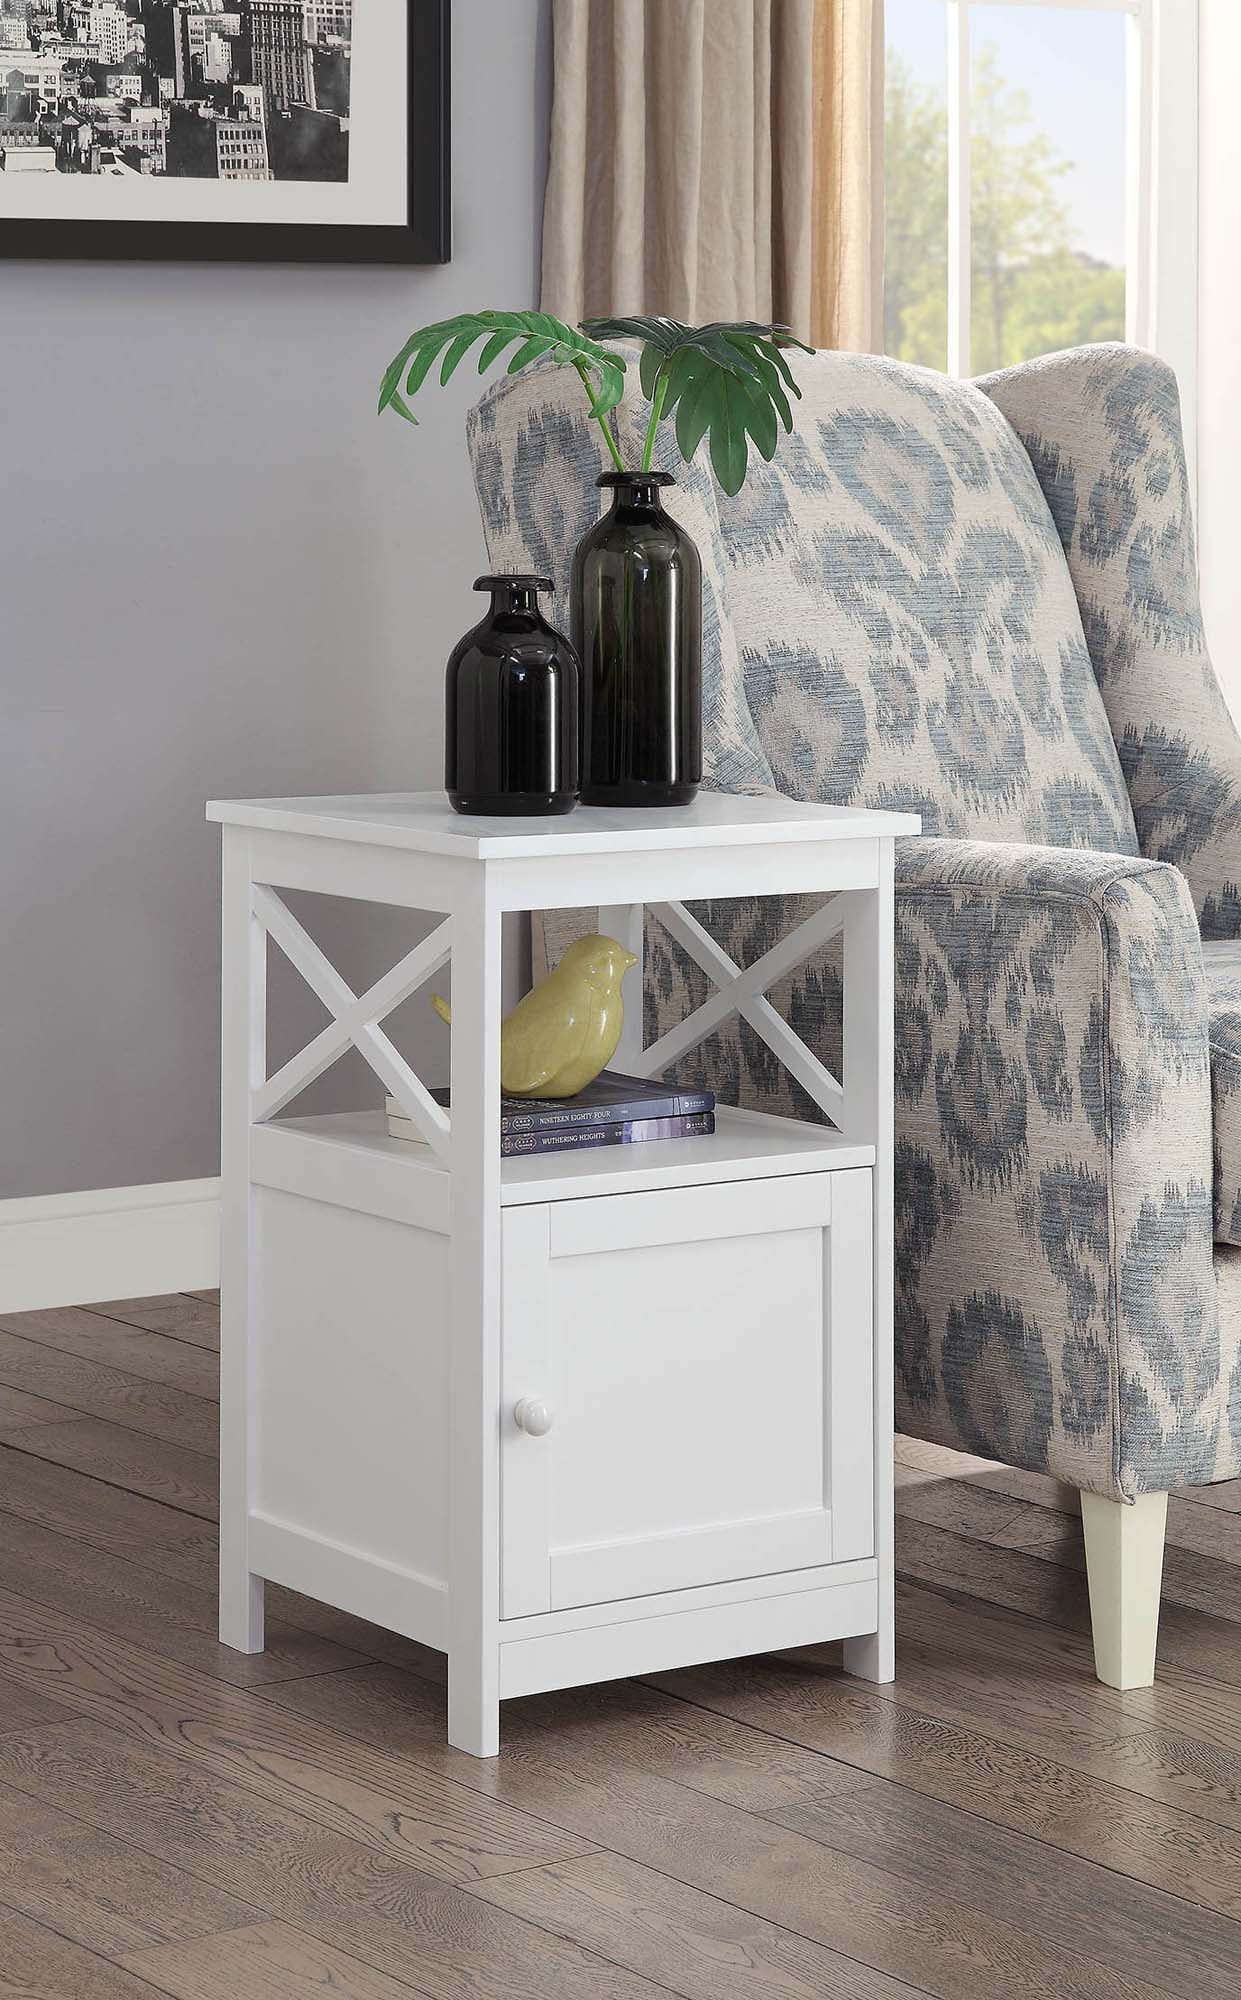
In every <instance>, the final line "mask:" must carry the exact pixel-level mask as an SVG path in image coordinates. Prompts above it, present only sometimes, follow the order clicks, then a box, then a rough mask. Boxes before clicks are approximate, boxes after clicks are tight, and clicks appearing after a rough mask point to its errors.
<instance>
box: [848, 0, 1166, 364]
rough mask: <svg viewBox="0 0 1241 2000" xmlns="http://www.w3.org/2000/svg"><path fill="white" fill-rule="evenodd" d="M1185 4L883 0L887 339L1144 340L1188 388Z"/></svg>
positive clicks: (957, 345) (1015, 349) (918, 342)
mask: <svg viewBox="0 0 1241 2000" xmlns="http://www.w3.org/2000/svg"><path fill="white" fill-rule="evenodd" d="M1196 28H1197V5H1196V0H886V36H887V115H886V132H885V139H886V205H887V242H886V251H885V272H884V276H885V304H884V348H885V351H886V352H887V353H889V354H892V355H894V356H896V357H897V358H899V359H902V360H907V361H916V362H921V363H924V364H925V365H927V366H929V367H932V368H940V369H947V370H948V371H949V372H951V373H953V374H958V375H968V374H979V373H983V372H985V371H986V370H988V369H991V368H1002V367H1008V366H1010V365H1011V364H1012V363H1014V362H1018V361H1025V360H1029V359H1030V358H1032V357H1033V356H1034V355H1037V354H1043V353H1047V352H1049V351H1050V350H1052V349H1055V348H1060V347H1074V346H1077V345H1079V344H1080V343H1082V342H1084V341H1094V340H1119V339H1128V340H1132V341H1136V342H1138V343H1139V344H1140V345H1144V346H1148V347H1153V348H1155V349H1156V350H1157V351H1159V352H1161V353H1163V354H1164V355H1165V356H1166V358H1167V359H1168V360H1170V361H1171V362H1172V363H1173V365H1174V367H1176V368H1177V372H1178V374H1179V375H1180V377H1181V385H1182V396H1183V398H1184V399H1185V400H1187V401H1188V400H1190V399H1191V398H1192V384H1193V363H1194V347H1195V338H1196V325H1195V319H1196V315H1195V300H1194V294H1195V287H1196V235H1197V218H1196V149H1197V138H1196V90H1197V77H1196V60H1197V32H1196Z"/></svg>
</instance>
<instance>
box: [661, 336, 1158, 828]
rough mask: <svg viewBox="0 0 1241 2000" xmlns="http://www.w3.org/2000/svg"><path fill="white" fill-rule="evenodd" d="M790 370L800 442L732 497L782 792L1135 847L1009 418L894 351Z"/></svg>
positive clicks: (936, 820)
mask: <svg viewBox="0 0 1241 2000" xmlns="http://www.w3.org/2000/svg"><path fill="white" fill-rule="evenodd" d="M793 365H794V372H795V374H796V376H797V379H798V382H799V384H800V387H801V390H802V400H801V401H800V403H798V404H796V405H795V411H796V429H795V431H794V433H793V435H792V436H791V437H782V438H781V441H780V448H779V451H778V452H777V454H776V458H775V460H774V462H773V463H772V464H771V465H769V466H768V465H765V464H763V462H762V461H761V460H758V459H757V458H754V459H752V461H751V471H750V475H749V477H748V479H747V482H746V485H745V486H744V487H743V489H742V491H741V493H740V494H739V495H738V496H737V498H736V499H735V500H732V501H730V500H728V499H727V498H726V497H724V496H723V495H721V496H719V499H718V509H719V522H720V533H721V540H722V543H723V548H724V556H725V562H726V566H727V579H726V583H727V596H726V602H727V609H728V617H729V621H730V623H731V625H732V628H733V631H734V634H735V637H736V641H737V644H738V647H739V649H740V654H741V660H742V667H743V672H744V677H745V691H746V695H747V698H748V708H749V712H750V714H751V716H752V717H753V721H754V725H755V727H756V729H757V732H758V737H759V741H760V743H761V746H762V749H763V751H764V752H765V755H766V760H767V762H768V764H769V765H770V767H771V770H772V772H773V775H774V777H775V781H776V784H777V786H778V787H779V789H780V790H781V791H784V792H787V793H789V794H791V795H793V796H794V797H797V798H803V799H824V800H831V801H835V802H838V803H842V804H843V803H848V802H858V803H863V804H867V805H900V806H910V807H914V808H916V809H918V810H920V811H921V812H922V814H923V830H924V832H927V833H938V834H956V835H968V836H969V837H970V838H971V839H974V840H1010V841H1031V842H1037V843H1039V844H1042V845H1047V846H1055V847H1094V848H1099V849H1102V850H1104V851H1107V852H1111V853H1117V852H1119V853H1125V854H1134V853H1136V852H1137V838H1136V834H1135V832H1134V824H1133V814H1132V811H1131V809H1130V805H1129V798H1128V794H1127V792H1126V790H1125V784H1124V779H1123V776H1122V774H1121V768H1120V761H1119V759H1118V757H1117V754H1116V747H1115V744H1114V743H1113V741H1112V735H1111V731H1110V729H1109V728H1108V723H1107V716H1106V713H1105V710H1104V707H1103V701H1102V697H1101V695H1100V693H1099V688H1098V684H1097V682H1096V680H1095V676H1094V670H1093V668H1092V666H1091V661H1090V655H1089V652H1088V651H1087V648H1086V643H1085V639H1084V637H1083V633H1082V621H1081V616H1080V614H1079V611H1078V607H1077V599H1076V596H1075V595H1074V591H1073V584H1072V580H1071V578H1070V576H1069V571H1068V566H1067V564H1066V562H1065V557H1064V551H1063V549H1062V547H1061V544H1060V539H1059V536H1058V535H1057V533H1056V530H1055V526H1054V524H1053V521H1052V517H1051V512H1050V509H1049V508H1048V505H1047V501H1046V498H1045V497H1044V494H1043V491H1042V489H1041V487H1040V486H1039V483H1038V480H1037V478H1036V477H1035V474H1034V469H1033V467H1032V465H1031V463H1030V460H1029V458H1028V456H1027V454H1026V452H1025V450H1024V448H1023V446H1022V445H1021V443H1020V441H1019V440H1018V438H1017V436H1016V434H1015V432H1014V431H1013V429H1012V427H1011V425H1010V424H1009V423H1008V420H1007V418H1005V417H1004V416H1003V415H1002V414H1001V413H1000V411H999V410H997V409H996V407H995V405H994V404H993V403H992V402H991V401H990V400H989V399H988V398H987V397H986V396H984V395H983V394H982V393H981V391H979V390H978V389H976V388H974V387H973V386H972V385H971V384H970V383H967V382H957V381H950V380H948V379H947V378H946V377H944V376H941V375H936V374H934V373H932V372H931V371H930V370H928V369H921V368H910V367H906V366H903V365H901V364H900V363H897V362H892V361H888V360H885V359H883V358H882V357H880V356H876V355H861V354H843V353H820V354H816V355H813V356H803V355H795V356H794V357H793ZM693 469H694V470H695V471H696V470H697V467H695V468H693Z"/></svg>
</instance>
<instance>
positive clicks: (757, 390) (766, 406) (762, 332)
mask: <svg viewBox="0 0 1241 2000" xmlns="http://www.w3.org/2000/svg"><path fill="white" fill-rule="evenodd" d="M582 331H583V332H584V333H586V334H588V335H589V336H590V337H591V338H592V339H594V340H637V341H640V342H641V343H642V356H641V360H640V362H639V369H638V372H639V378H640V380H641V383H642V389H643V393H644V394H645V395H646V396H647V398H648V399H649V401H650V405H651V418H650V423H649V424H648V426H647V433H646V440H645V445H644V449H643V454H642V466H643V470H644V471H649V470H650V465H651V457H652V454H653V452H654V448H655V435H656V432H657V430H658V428H659V425H660V423H661V422H662V421H663V419H664V418H665V417H672V416H675V428H676V440H677V447H678V449H679V451H680V453H681V456H682V457H683V458H684V459H686V460H687V461H688V460H689V459H691V458H693V456H694V453H695V452H696V451H697V449H698V447H699V445H700V444H701V443H702V440H703V438H704V437H705V438H706V440H707V449H708V451H709V453H710V457H711V469H712V471H713V472H714V474H715V477H716V478H717V479H718V481H719V483H720V485H721V486H722V487H723V489H724V491H725V493H728V494H730V495H731V494H735V493H739V492H740V491H741V488H742V486H743V485H744V483H745V475H746V469H747V466H748V464H749V450H750V446H751V444H752V445H753V446H754V448H755V450H756V451H758V453H759V454H760V456H761V457H763V458H765V459H771V458H774V456H775V452H776V446H777V444H778V442H779V436H780V427H781V426H783V428H784V429H785V430H786V431H791V430H792V428H793V409H792V405H791V403H790V402H789V395H790V394H792V395H794V396H800V394H801V391H800V389H799V388H798V386H797V383H796V381H795V380H794V377H793V373H792V370H791V369H790V367H789V364H788V362H787V360H786V359H785V356H784V353H783V352H782V349H783V348H785V347H797V348H800V350H801V352H802V353H803V354H813V352H814V349H813V348H811V347H807V346H806V344H805V342H804V341H801V340H797V339H796V338H795V337H794V336H793V335H792V334H791V333H790V332H789V329H788V328H787V327H785V326H778V325H777V326H766V325H763V324H761V323H760V322H759V321H757V320H743V321H739V322H729V321H714V322H712V323H711V324H710V325H708V326H683V325H682V324H681V322H680V321H679V320H674V319H664V318H660V317H645V316H636V317H630V318H623V319H588V320H585V321H583V325H582Z"/></svg>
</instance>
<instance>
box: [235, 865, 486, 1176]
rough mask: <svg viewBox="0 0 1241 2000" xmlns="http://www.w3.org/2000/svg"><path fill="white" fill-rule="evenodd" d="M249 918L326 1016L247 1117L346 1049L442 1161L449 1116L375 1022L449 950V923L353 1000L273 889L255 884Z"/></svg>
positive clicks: (272, 1109) (282, 1100) (271, 1108)
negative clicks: (361, 1060) (366, 1067)
mask: <svg viewBox="0 0 1241 2000" xmlns="http://www.w3.org/2000/svg"><path fill="white" fill-rule="evenodd" d="M254 913H255V915H256V917H257V918H258V920H259V922H260V923H261V924H262V926H263V928H264V930H265V931H266V932H267V934H268V936H269V937H271V938H273V939H274V940H275V942H276V943H277V944H278V945H279V946H280V949H281V951H282V952H283V953H284V955H285V957H286V958H287V959H288V960H289V962H290V964H291V965H293V966H295V967H296V969H297V970H298V972H300V973H301V975H302V978H303V979H304V980H305V981H306V984H307V985H308V986H309V987H310V988H311V990H312V992H314V993H315V994H316V995H317V996H318V998H319V999H320V1000H321V1001H322V1002H323V1005H324V1006H325V1007H326V1008H327V1010H328V1012H329V1013H330V1014H331V1015H332V1017H333V1018H332V1020H331V1021H330V1022H329V1023H328V1025H327V1027H326V1028H323V1029H321V1031H320V1032H319V1034H317V1035H316V1036H315V1038H314V1040H313V1041H312V1042H308V1043H307V1045H306V1047H305V1048H304V1049H302V1050H301V1051H300V1052H299V1053H298V1054H297V1055H295V1056H294V1057H293V1058H292V1059H291V1060H290V1061H289V1062H287V1063H285V1065H284V1067H283V1068H282V1069H280V1070H277V1072H276V1074H275V1076H271V1077H268V1079H267V1081H266V1083H264V1084H261V1085H260V1086H259V1088H258V1089H257V1090H256V1091H255V1092H254V1096H253V1100H252V1104H251V1116H252V1118H253V1119H254V1121H255V1123H256V1124H261V1123H262V1122H263V1120H264V1119H267V1118H273V1117H274V1116H275V1114H276V1113H277V1111H279V1110H281V1109H282V1107H283V1106H284V1105H286V1104H287V1103H288V1102H289V1101H290V1099H291V1098H294V1097H296V1096H297V1094H298V1092H299V1091H301V1090H304V1089H305V1088H306V1086H307V1084H308V1083H313V1082H314V1080H315V1078H316V1077H317V1076H321V1075H322V1074H323V1072H324V1070H325V1069H327V1068H329V1067H330V1065H331V1064H332V1063H334V1062H335V1061H336V1058H337V1057H338V1056H340V1055H343V1054H344V1052H345V1050H346V1049H347V1048H349V1047H350V1045H352V1046H353V1047H354V1048H356V1049H357V1050H358V1053H359V1054H360V1055H361V1056H362V1057H363V1058H364V1059H365V1061H366V1062H367V1063H369V1064H370V1067H371V1068H372V1069H373V1070H374V1072H375V1074H376V1076H377V1077H378V1078H379V1080H380V1082H381V1083H382V1084H383V1085H384V1086H385V1088H386V1089H387V1090H389V1091H390V1092H391V1094H392V1096H393V1097H395V1098H396V1100H397V1102H398V1103H399V1104H400V1106H401V1109H402V1110H403V1111H404V1112H405V1114H406V1116H407V1117H409V1118H411V1119H412V1120H413V1122H414V1124H415V1125H416V1126H417V1128H418V1130H419V1131H420V1132H421V1133H422V1136H423V1138H424V1139H425V1140H426V1141H427V1144H428V1145H429V1146H431V1147H432V1149H433V1150H434V1151H435V1152H436V1153H437V1154H438V1155H439V1156H440V1158H441V1159H443V1160H447V1157H448V1143H449V1135H450V1130H451V1127H450V1123H449V1118H448V1113H447V1112H446V1111H445V1110H444V1108H443V1106H442V1105H440V1104H437V1103H436V1101H435V1099H434V1098H433V1097H432V1096H431V1094H430V1092H429V1091H428V1090H427V1088H426V1086H425V1084H423V1083H422V1082H421V1081H420V1080H419V1078H418V1077H417V1076H415V1074H414V1072H413V1070H412V1069H411V1068H410V1066H409V1064H408V1063H407V1062H406V1060H405V1058H404V1056H402V1055H401V1054H400V1053H399V1051H398V1050H397V1049H396V1048H395V1047H394V1046H393V1044H392V1043H391V1042H390V1041H389V1039H388V1037H387V1035H385V1034H384V1032H383V1030H382V1028H380V1027H379V1026H378V1023H379V1022H380V1021H381V1020H382V1019H383V1018H384V1016H385V1015H386V1014H390V1013H391V1012H392V1009H393V1008H394V1007H399V1006H400V1004H401V1002H402V1000H406V999H408V998H409V995H410V994H411V993H413V992H415V991H416V990H417V988H418V987H419V986H421V985H422V984H423V983H424V981H425V980H427V979H429V978H430V977H431V975H432V973H434V972H438V971H439V968H440V967H441V966H442V965H444V964H445V963H446V962H447V960H448V958H449V957H450V955H451V952H452V920H451V918H449V917H446V918H445V919H444V921H443V923H442V924H439V925H438V926H437V928H436V929H435V930H434V931H432V933H431V935H430V937H428V938H424V939H423V941H422V943H421V944H419V945H415V947H414V949H413V950H412V951H410V952H407V953H406V955H405V957H404V958H403V959H401V960H400V962H399V963H398V964H396V965H394V966H393V968H392V970H391V971H390V972H386V973H385V974H384V976H383V978H382V979H379V980H376V982H375V984H374V985H373V986H372V987H371V988H370V989H369V990H368V991H367V992H366V993H363V994H361V995H359V994H356V993H355V992H354V991H353V988H352V987H351V986H350V985H349V984H348V982H347V981H346V980H344V979H342V977H341V975H340V973H339V972H338V971H337V970H336V967H335V966H334V965H333V964H332V962H331V960H330V959H328V958H326V957H325V956H324V954H323V953H322V952H321V951H320V949H319V947H318V945H317V944H316V943H315V941H314V939H313V938H312V937H310V936H309V935H308V933H307V932H306V931H305V930H303V928H302V926H301V924H299V923H298V921H297V918H296V917H295V916H294V915H293V913H292V911H291V910H290V909H289V908H288V906H287V905H286V904H285V903H283V902H282V901H281V900H280V897H279V896H277V895H276V893H275V891H274V890H272V889H268V888H265V887H262V886H260V885H256V886H255V889H254Z"/></svg>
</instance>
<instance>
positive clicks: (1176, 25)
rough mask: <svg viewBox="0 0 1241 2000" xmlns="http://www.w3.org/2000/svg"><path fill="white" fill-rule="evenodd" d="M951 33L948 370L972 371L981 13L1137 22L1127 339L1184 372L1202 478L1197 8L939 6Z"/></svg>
mask: <svg viewBox="0 0 1241 2000" xmlns="http://www.w3.org/2000/svg"><path fill="white" fill-rule="evenodd" d="M934 4H936V5H942V6H943V7H944V10H945V14H946V17H947V30H948V52H947V54H948V74H947V109H948V373H949V374H950V375H968V374H969V373H970V304H971V299H970V293H971V270H970V262H971V244H970V15H971V12H972V11H973V9H975V8H976V7H979V6H985V5H987V4H1000V5H1004V6H1012V7H1041V8H1043V9H1044V10H1051V9H1053V8H1059V9H1065V8H1082V9H1087V10H1091V11H1093V12H1096V13H1099V12H1105V13H1116V14H1124V15H1126V16H1127V37H1128V41H1127V51H1126V53H1127V64H1126V69H1127V92H1128V101H1127V107H1126V120H1125V125H1126V133H1125V151H1126V160H1125V229H1126V243H1125V338H1126V339H1127V340H1130V341H1132V342H1133V343H1134V344H1135V345H1136V346H1138V347H1146V348H1150V349H1151V350H1152V351H1153V352H1154V353H1156V354H1159V355H1161V356H1162V357H1163V359H1164V360H1165V361H1167V362H1169V363H1170V364H1171V366H1172V367H1173V368H1174V369H1175V370H1176V374H1177V379H1178V381H1179V383H1180V389H1181V408H1182V416H1183V420H1184V428H1185V440H1186V447H1187V449H1188V451H1189V453H1190V459H1191V476H1192V470H1193V463H1192V461H1193V440H1194V434H1195V421H1196V413H1197V351H1198V0H934Z"/></svg>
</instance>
